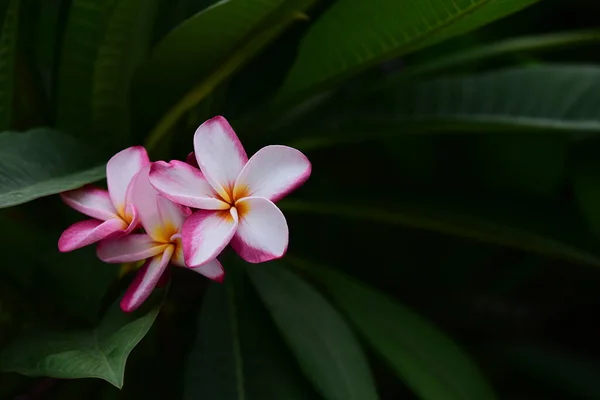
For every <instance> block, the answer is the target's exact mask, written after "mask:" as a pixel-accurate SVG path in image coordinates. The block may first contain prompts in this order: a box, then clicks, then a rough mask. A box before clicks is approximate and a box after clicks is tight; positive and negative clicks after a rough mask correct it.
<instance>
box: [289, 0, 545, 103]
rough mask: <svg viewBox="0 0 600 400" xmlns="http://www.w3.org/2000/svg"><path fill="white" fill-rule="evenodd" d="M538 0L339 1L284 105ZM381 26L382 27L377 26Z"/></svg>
mask: <svg viewBox="0 0 600 400" xmlns="http://www.w3.org/2000/svg"><path fill="white" fill-rule="evenodd" d="M536 1H537V0H513V1H504V0H431V1H429V2H428V3H427V5H426V6H423V3H422V2H421V1H419V0H407V1H387V0H376V1H369V2H366V1H362V0H340V1H337V2H335V3H334V4H333V5H332V6H331V7H329V9H327V11H326V12H325V13H324V14H323V15H322V16H321V17H320V18H319V19H318V20H317V21H316V22H315V23H314V25H313V26H312V28H311V30H310V31H309V32H308V33H307V34H306V36H305V38H304V40H303V41H302V44H301V47H300V50H299V54H298V58H297V60H296V62H295V64H294V66H293V67H292V70H291V71H290V73H289V75H288V78H287V79H286V82H285V84H284V86H283V87H282V89H281V91H280V93H279V101H287V100H290V99H295V98H297V97H305V96H307V95H310V94H311V93H312V92H315V91H320V90H324V89H328V88H330V87H331V86H332V85H334V84H336V83H339V82H340V81H342V80H343V79H345V78H347V77H349V76H351V75H354V74H356V73H358V72H360V71H362V70H364V69H365V68H368V67H371V66H373V65H376V64H377V63H380V62H382V61H385V60H389V59H392V58H394V57H398V56H401V55H403V54H407V53H409V52H412V51H415V50H418V49H420V48H423V47H426V46H430V45H432V44H435V43H438V42H440V41H442V40H445V39H448V38H450V37H453V36H457V35H460V34H463V33H466V32H468V31H470V30H473V29H475V28H478V27H480V26H482V25H485V24H488V23H490V22H492V21H494V20H496V19H499V18H502V17H504V16H506V15H509V14H511V13H513V12H516V11H519V10H520V9H522V8H524V7H526V6H528V5H530V4H533V3H535V2H536ZM373 21H377V23H373Z"/></svg>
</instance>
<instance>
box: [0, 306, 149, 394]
mask: <svg viewBox="0 0 600 400" xmlns="http://www.w3.org/2000/svg"><path fill="white" fill-rule="evenodd" d="M159 309H160V307H158V306H155V307H153V308H150V309H148V308H146V307H144V308H143V309H140V310H139V312H136V313H134V314H126V313H124V312H122V311H121V310H120V308H119V305H118V303H115V304H114V305H113V307H112V308H111V309H110V310H109V312H108V313H107V315H106V316H105V317H104V319H103V320H102V322H101V323H100V325H99V326H98V327H97V328H95V329H93V330H90V331H80V332H62V333H48V334H42V335H37V336H35V337H28V338H21V339H18V340H17V341H15V342H14V343H12V344H11V345H9V346H8V347H7V348H6V349H4V350H3V351H2V353H0V369H1V370H2V371H10V372H18V373H20V374H23V375H28V376H48V377H53V378H62V379H76V378H100V379H104V380H106V381H107V382H110V383H111V384H113V385H115V386H117V387H119V388H120V387H121V386H123V375H124V372H125V362H126V361H127V357H128V356H129V353H130V352H131V350H133V348H134V347H135V346H136V345H137V344H138V343H139V342H140V340H142V338H143V337H144V336H145V335H146V333H147V332H148V330H149V329H150V327H151V326H152V324H153V323H154V320H155V319H156V316H157V315H158V311H159Z"/></svg>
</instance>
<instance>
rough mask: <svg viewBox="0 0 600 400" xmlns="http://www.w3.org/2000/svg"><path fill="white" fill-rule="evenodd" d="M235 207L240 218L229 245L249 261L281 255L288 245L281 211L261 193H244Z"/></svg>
mask: <svg viewBox="0 0 600 400" xmlns="http://www.w3.org/2000/svg"><path fill="white" fill-rule="evenodd" d="M236 207H237V208H238V212H239V215H240V216H239V219H240V222H239V224H238V228H237V231H236V233H235V236H234V237H233V239H232V240H231V247H233V249H234V250H235V251H236V252H237V253H238V254H239V255H240V257H242V258H243V259H244V260H246V261H248V262H250V263H260V262H265V261H270V260H274V259H276V258H281V257H283V255H284V254H285V252H286V251H287V247H288V226H287V222H286V220H285V217H284V216H283V213H282V212H281V210H279V208H277V206H276V205H275V204H273V202H271V201H270V200H267V199H265V198H263V197H246V198H244V199H241V200H238V202H237V203H236Z"/></svg>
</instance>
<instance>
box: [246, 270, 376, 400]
mask: <svg viewBox="0 0 600 400" xmlns="http://www.w3.org/2000/svg"><path fill="white" fill-rule="evenodd" d="M247 271H248V274H249V276H250V278H251V280H252V282H253V283H254V286H255V287H256V289H257V290H258V293H259V295H260V297H261V298H262V300H263V301H264V302H265V304H266V305H267V308H269V310H270V311H271V315H272V316H273V319H274V320H275V324H276V325H277V326H278V328H279V330H280V331H281V334H282V335H283V337H284V338H285V340H286V341H287V343H288V345H289V347H290V348H291V350H292V351H293V352H294V354H295V355H296V358H297V359H298V362H299V363H300V366H301V367H302V369H303V370H304V373H305V374H306V375H307V376H308V378H309V379H310V380H311V381H312V382H313V384H314V385H315V387H317V388H318V390H319V391H320V392H321V394H322V395H323V397H324V398H326V399H327V400H352V399H356V400H370V399H377V398H378V396H377V393H376V390H375V386H374V382H373V378H372V376H371V372H370V369H369V366H368V364H367V360H366V358H365V356H364V354H363V351H362V349H361V347H360V344H359V343H358V341H357V340H356V338H355V337H354V334H353V333H352V331H351V330H350V328H349V327H348V326H347V325H346V323H345V321H344V320H343V319H342V318H341V316H340V315H339V314H338V313H337V311H336V310H335V309H334V308H333V307H332V306H331V304H329V302H328V301H327V300H326V299H325V298H324V297H323V296H322V295H321V294H320V293H319V292H317V291H316V290H315V289H314V288H313V287H311V286H310V285H309V284H308V283H307V282H305V281H303V280H302V279H301V278H299V277H298V276H296V275H295V274H293V273H292V272H290V271H288V270H286V269H284V267H283V266H282V265H281V264H279V263H276V262H275V263H268V264H259V265H249V266H248V268H247Z"/></svg>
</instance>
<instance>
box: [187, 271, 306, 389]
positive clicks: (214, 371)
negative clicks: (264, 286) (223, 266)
mask: <svg viewBox="0 0 600 400" xmlns="http://www.w3.org/2000/svg"><path fill="white" fill-rule="evenodd" d="M227 265H228V266H229V268H228V269H227V278H226V281H225V283H224V284H223V285H219V284H215V283H213V284H212V285H211V286H210V287H209V288H208V291H207V293H206V296H205V297H204V300H203V305H202V312H201V314H200V319H199V322H198V338H197V341H196V343H195V345H194V347H193V350H192V352H191V353H190V355H189V358H188V368H187V374H186V385H185V398H186V399H199V398H203V399H206V400H213V399H214V400H230V399H231V400H239V399H246V400H254V399H256V400H263V399H264V400H266V399H288V400H293V399H307V400H308V399H315V398H316V397H315V396H316V395H315V394H314V393H313V392H312V390H311V388H310V385H308V383H307V382H305V381H304V379H303V377H302V372H301V371H300V369H299V368H298V366H297V365H296V364H295V362H294V360H293V358H292V356H291V354H290V353H289V350H288V349H287V348H286V347H285V344H284V343H283V341H282V340H281V338H280V337H279V335H278V333H277V331H276V328H275V326H274V325H273V322H272V321H271V320H270V318H269V315H268V312H267V310H265V308H264V306H263V305H262V304H261V303H260V299H258V297H257V295H256V293H255V292H254V290H253V288H252V287H251V286H250V285H249V284H248V282H247V278H246V276H245V274H244V272H243V271H242V270H241V269H239V267H237V266H235V265H232V264H229V263H228V264H227Z"/></svg>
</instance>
